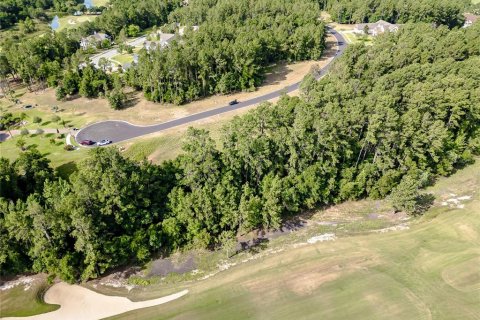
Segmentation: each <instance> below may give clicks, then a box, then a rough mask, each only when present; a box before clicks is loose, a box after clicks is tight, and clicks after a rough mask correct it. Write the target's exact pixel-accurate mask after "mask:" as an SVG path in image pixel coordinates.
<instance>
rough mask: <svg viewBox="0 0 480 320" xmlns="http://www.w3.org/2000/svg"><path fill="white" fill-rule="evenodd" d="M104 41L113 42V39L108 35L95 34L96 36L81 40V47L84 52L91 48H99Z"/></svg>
mask: <svg viewBox="0 0 480 320" xmlns="http://www.w3.org/2000/svg"><path fill="white" fill-rule="evenodd" d="M104 41H109V42H111V41H112V38H111V37H110V36H109V35H108V34H105V33H101V32H95V33H94V34H92V35H90V36H88V37H85V38H82V40H80V47H81V48H82V49H83V50H87V49H88V48H90V47H95V48H97V47H98V46H99V45H100V44H101V43H103V42H104Z"/></svg>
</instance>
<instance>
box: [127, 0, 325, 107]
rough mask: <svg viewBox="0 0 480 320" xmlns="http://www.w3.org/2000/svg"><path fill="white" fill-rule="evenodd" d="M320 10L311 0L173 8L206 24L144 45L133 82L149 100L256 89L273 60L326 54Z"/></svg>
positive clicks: (187, 19)
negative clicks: (158, 45)
mask: <svg viewBox="0 0 480 320" xmlns="http://www.w3.org/2000/svg"><path fill="white" fill-rule="evenodd" d="M319 16H320V10H319V7H318V5H317V4H316V3H314V2H312V1H309V0H295V1H290V2H284V1H256V2H251V1H247V0H240V1H237V0H218V1H192V2H190V3H189V5H188V6H185V7H182V8H181V9H178V10H176V11H174V12H172V14H171V18H170V22H171V23H172V24H173V23H175V22H180V24H182V25H195V24H198V25H200V29H199V30H198V31H195V32H187V33H186V34H185V36H184V37H183V38H182V41H174V42H173V43H171V44H170V45H169V47H168V49H158V50H150V52H147V51H146V50H143V51H141V52H140V54H139V63H138V67H136V68H132V69H131V70H129V72H128V75H127V78H128V81H127V82H128V83H129V84H130V85H131V86H134V87H136V88H141V89H142V90H143V92H144V93H145V97H146V98H147V99H149V100H152V101H156V102H173V103H175V104H182V103H184V102H188V101H192V100H195V99H197V98H201V97H205V96H209V95H212V94H216V93H221V94H224V93H229V92H233V91H238V90H254V89H255V88H256V87H257V86H259V85H260V84H261V83H262V80H263V77H264V74H265V71H266V67H267V66H268V65H270V64H271V63H273V62H277V61H279V60H289V61H301V60H307V59H319V58H320V56H321V55H322V52H323V50H324V48H325V39H324V38H325V27H324V24H323V22H322V21H321V20H320V19H318V17H319ZM172 71H173V72H172Z"/></svg>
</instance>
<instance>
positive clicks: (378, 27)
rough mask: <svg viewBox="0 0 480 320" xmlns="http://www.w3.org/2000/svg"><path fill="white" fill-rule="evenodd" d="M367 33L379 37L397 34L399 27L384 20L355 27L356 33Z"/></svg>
mask: <svg viewBox="0 0 480 320" xmlns="http://www.w3.org/2000/svg"><path fill="white" fill-rule="evenodd" d="M365 31H367V32H368V34H369V35H371V36H374V37H375V36H377V35H379V34H382V33H385V32H397V31H398V25H396V24H393V23H389V22H387V21H384V20H379V21H377V22H375V23H359V24H356V25H355V28H354V29H353V32H354V33H357V34H365Z"/></svg>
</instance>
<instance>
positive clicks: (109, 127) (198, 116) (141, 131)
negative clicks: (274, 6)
mask: <svg viewBox="0 0 480 320" xmlns="http://www.w3.org/2000/svg"><path fill="white" fill-rule="evenodd" d="M329 32H330V33H331V34H332V35H333V36H334V37H335V38H336V40H337V43H338V50H337V53H336V55H335V57H334V58H333V59H332V60H331V61H330V62H329V63H328V64H327V65H326V66H324V67H323V68H322V69H321V71H320V72H319V74H318V75H317V79H319V78H321V77H323V76H324V75H325V74H326V73H327V72H328V70H329V69H330V67H331V66H332V63H333V61H334V60H335V59H336V58H338V57H339V56H340V55H341V54H342V53H343V51H344V50H345V48H346V41H345V38H344V37H343V36H342V35H341V34H340V33H338V32H337V31H335V30H333V29H331V28H330V29H329ZM300 83H301V81H299V82H297V83H294V84H292V85H290V86H287V87H285V88H283V89H280V90H276V91H273V92H270V93H267V94H265V95H262V96H259V97H256V98H252V99H250V100H246V101H242V102H240V103H238V104H236V105H233V106H224V107H219V108H216V109H212V110H207V111H203V112H199V113H195V114H192V115H189V116H186V117H183V118H179V119H175V120H170V121H167V122H163V123H159V124H155V125H150V126H136V125H133V124H130V123H128V122H126V121H121V120H107V121H102V122H97V123H94V124H91V125H89V126H87V127H85V128H83V129H81V130H80V131H79V132H78V133H77V135H76V137H75V140H76V141H77V142H81V141H83V140H92V141H100V140H102V139H108V140H111V141H113V142H114V143H116V142H121V141H125V140H128V139H132V138H136V137H140V136H143V135H147V134H150V133H154V132H159V131H163V130H166V129H170V128H173V127H177V126H181V125H184V124H187V123H191V122H195V121H198V120H202V119H205V118H209V117H212V116H215V115H219V114H222V113H226V112H230V111H234V110H238V109H242V108H245V107H248V106H251V105H254V104H258V103H261V102H264V101H268V100H271V99H275V98H278V97H280V96H281V95H282V94H284V93H290V92H292V91H295V90H297V89H298V88H299V87H300Z"/></svg>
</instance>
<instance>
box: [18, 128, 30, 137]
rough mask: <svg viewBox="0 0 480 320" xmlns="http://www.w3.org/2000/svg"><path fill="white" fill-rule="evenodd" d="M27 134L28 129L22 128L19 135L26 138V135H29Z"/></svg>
mask: <svg viewBox="0 0 480 320" xmlns="http://www.w3.org/2000/svg"><path fill="white" fill-rule="evenodd" d="M29 133H30V132H29V131H28V129H25V128H23V129H22V130H20V134H21V135H22V136H26V135H27V134H29Z"/></svg>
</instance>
